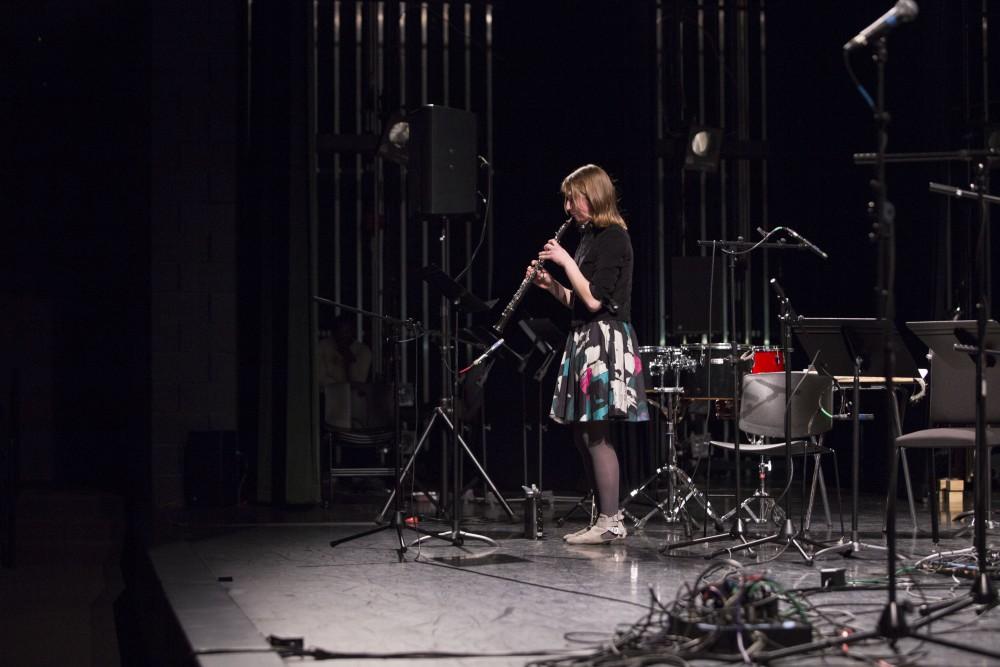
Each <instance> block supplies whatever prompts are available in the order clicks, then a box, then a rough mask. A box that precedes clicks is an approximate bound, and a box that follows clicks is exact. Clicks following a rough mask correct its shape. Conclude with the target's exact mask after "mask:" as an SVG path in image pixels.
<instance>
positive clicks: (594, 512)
mask: <svg viewBox="0 0 1000 667" xmlns="http://www.w3.org/2000/svg"><path fill="white" fill-rule="evenodd" d="M596 522H597V505H596V504H595V503H594V501H593V500H591V501H590V521H589V522H588V523H587V525H586V526H584V527H583V528H580V529H579V530H574V531H573V532H572V533H566V534H565V535H563V540H564V541H568V540H569V538H571V537H579V536H580V535H583V534H584V533H586V532H587V531H588V530H590V529H591V528H593V527H594V524H595V523H596Z"/></svg>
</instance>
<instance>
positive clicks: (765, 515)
mask: <svg viewBox="0 0 1000 667" xmlns="http://www.w3.org/2000/svg"><path fill="white" fill-rule="evenodd" d="M769 472H771V460H770V459H769V458H768V457H766V456H763V455H761V457H760V460H759V461H758V462H757V479H758V481H759V484H758V486H757V490H756V491H754V492H753V495H752V496H747V497H746V498H745V499H744V500H743V502H741V503H740V504H739V505H737V506H736V507H734V508H733V509H731V510H729V511H728V512H726V513H725V514H723V515H722V521H726V520H728V519H729V517H731V516H732V515H733V514H734V513H735V512H737V511H740V510H742V511H744V512H746V514H747V515H748V516H749V517H750V520H751V521H752V522H753V523H754V524H756V525H758V526H759V525H761V524H765V523H767V521H768V519H769V518H770V517H774V518H777V513H779V512H782V509H781V507H780V506H778V505H777V504H776V502H775V499H774V496H772V495H771V494H770V493H768V492H767V485H766V484H767V482H766V480H767V473H769ZM754 503H757V509H758V511H759V512H760V514H759V515H758V514H757V513H755V512H754V511H753V507H752V505H753V504H754ZM778 520H779V521H780V519H778Z"/></svg>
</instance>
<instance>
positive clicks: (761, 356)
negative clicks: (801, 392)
mask: <svg viewBox="0 0 1000 667" xmlns="http://www.w3.org/2000/svg"><path fill="white" fill-rule="evenodd" d="M750 353H751V354H750V359H751V361H752V366H751V367H750V372H751V373H753V374H756V373H774V372H777V371H783V370H785V353H784V351H783V350H782V349H781V348H780V347H752V348H750Z"/></svg>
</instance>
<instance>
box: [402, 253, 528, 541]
mask: <svg viewBox="0 0 1000 667" xmlns="http://www.w3.org/2000/svg"><path fill="white" fill-rule="evenodd" d="M421 276H422V277H423V279H424V280H425V281H427V283H429V284H430V285H432V286H433V287H435V288H437V290H438V291H439V292H441V294H442V296H444V297H445V298H446V299H447V300H448V306H449V307H448V308H445V315H446V318H445V319H446V323H447V322H450V321H451V320H452V318H451V317H450V309H452V308H453V309H455V310H456V311H457V312H458V313H464V314H475V313H482V312H487V311H489V309H490V308H489V306H488V305H486V303H484V302H483V301H482V300H481V299H480V298H479V297H477V296H476V295H474V294H472V293H471V292H470V291H469V290H467V289H466V288H464V287H462V286H461V285H460V284H458V283H457V282H455V281H454V280H452V279H451V278H450V277H449V276H448V274H446V273H445V272H444V271H442V270H441V269H440V268H439V267H437V266H435V265H433V264H431V265H429V266H426V267H424V269H423V270H422V272H421ZM454 322H455V327H454V328H455V331H454V340H456V341H457V340H458V318H457V317H455V318H454ZM444 329H445V327H442V330H444ZM458 349H459V345H457V344H455V345H452V349H451V351H452V352H453V356H452V358H451V375H452V377H451V384H450V390H451V396H450V397H448V396H445V397H443V398H442V401H441V404H440V405H438V406H437V407H436V408H434V414H433V415H432V416H431V419H430V421H429V422H428V423H427V426H426V428H425V429H424V432H423V434H422V435H421V436H420V440H419V441H418V443H417V446H416V448H415V449H414V451H413V456H412V457H411V459H410V463H408V464H407V467H408V468H409V467H410V465H411V464H412V462H413V458H415V457H416V455H417V453H418V452H419V451H420V448H421V446H422V445H423V443H424V442H425V441H426V440H427V438H428V437H429V436H430V433H431V431H432V430H433V428H434V425H435V423H436V422H437V420H438V419H440V420H441V421H443V422H444V424H445V427H446V428H447V429H448V431H449V432H450V433H451V438H452V441H453V443H454V445H453V447H452V450H453V451H452V499H451V500H452V512H451V530H450V531H446V532H443V533H440V534H439V535H438V536H444V537H447V538H448V539H450V541H451V542H452V544H453V545H454V546H461V545H462V544H463V543H464V541H465V539H466V538H471V539H475V540H480V541H482V542H486V543H488V544H490V545H492V546H497V543H496V542H495V541H494V540H493V539H491V538H489V537H486V536H485V535H477V534H475V533H469V532H466V531H464V530H462V529H461V521H462V502H461V497H460V484H459V479H460V477H461V457H460V452H459V447H461V450H462V451H464V452H465V455H466V456H467V457H468V458H469V460H470V461H471V462H472V464H473V465H474V466H475V468H476V470H477V471H478V472H479V474H480V475H482V479H483V481H484V482H485V483H486V485H487V486H488V487H489V488H490V490H491V491H492V492H493V495H494V496H495V497H496V498H497V500H498V501H499V502H500V506H501V507H503V509H504V511H505V512H506V513H507V515H508V516H509V517H510V518H511V519H513V518H514V511H513V510H512V509H511V508H510V505H509V504H508V503H507V501H506V500H505V499H504V497H503V495H501V493H500V491H499V489H497V487H496V485H494V484H493V481H492V480H491V479H490V477H489V475H488V474H486V470H485V469H484V468H483V466H482V465H481V464H480V463H479V460H478V459H477V458H476V455H475V454H473V452H472V450H471V449H470V448H469V446H468V445H467V444H466V442H465V440H464V439H463V438H462V428H461V421H460V420H461V417H462V415H461V412H460V410H458V409H457V405H456V402H457V397H458V394H459V374H458V369H459V362H458ZM448 351H449V350H448V341H447V339H446V340H445V345H444V347H443V350H442V356H444V354H446V353H447V352H448ZM484 381H485V378H484ZM449 398H450V401H449ZM449 403H451V405H452V406H455V408H456V409H455V410H453V412H452V417H453V418H454V421H453V420H452V418H449V416H448V404H449ZM429 538H430V536H428V535H425V536H423V537H421V538H419V539H417V540H416V542H414V544H416V543H419V542H423V541H425V540H427V539H429Z"/></svg>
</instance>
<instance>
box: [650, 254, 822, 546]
mask: <svg viewBox="0 0 1000 667" xmlns="http://www.w3.org/2000/svg"><path fill="white" fill-rule="evenodd" d="M766 238H767V237H766V236H765V238H764V239H761V240H760V241H757V242H756V243H754V242H750V241H744V240H743V239H742V238H740V239H737V240H736V241H709V240H699V241H698V245H700V246H718V247H720V248H722V251H723V252H725V253H726V254H728V255H729V286H730V287H729V312H730V318H729V319H730V326H731V333H730V336H731V339H730V344H731V346H732V348H731V355H732V360H733V414H732V422H733V452H734V456H735V457H736V509H735V510H734V511H733V518H732V523H731V524H730V527H729V530H728V531H727V532H724V533H717V534H715V535H707V536H704V537H698V538H695V539H691V540H684V541H682V542H669V543H666V544H664V545H663V546H662V547H660V553H667V552H670V551H673V550H674V549H683V548H685V547H689V546H693V545H695V544H706V543H711V542H717V541H719V540H725V539H731V540H734V541H737V542H739V543H740V544H739V545H737V546H736V547H734V548H736V549H739V548H746V546H747V545H748V544H750V542H749V540H747V538H746V531H745V530H744V527H743V517H742V516H740V509H741V507H740V499H741V497H742V493H741V489H740V476H741V473H742V464H741V462H740V428H739V414H740V369H739V365H738V364H736V359H737V358H738V357H739V352H738V348H737V338H738V335H737V330H736V259H737V257H738V256H739V255H741V254H744V253H748V252H751V251H753V250H756V249H758V248H770V249H780V250H811V248H810V247H809V246H808V245H806V244H805V243H802V242H800V243H797V244H790V243H773V242H769V241H767V240H766ZM785 362H786V364H787V362H788V358H787V357H786V358H785ZM709 414H711V409H709ZM706 525H707V522H706ZM732 550H733V548H730V549H721V550H720V551H716V552H712V553H710V554H707V555H706V556H705V557H706V558H709V559H710V558H714V557H715V555H716V554H718V553H727V552H729V551H732Z"/></svg>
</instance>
